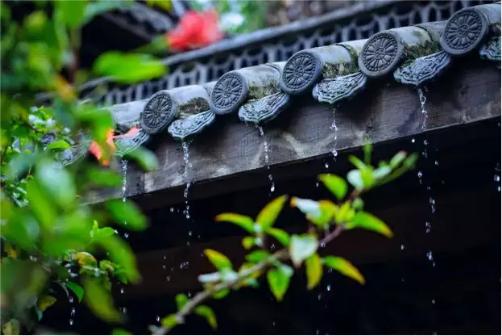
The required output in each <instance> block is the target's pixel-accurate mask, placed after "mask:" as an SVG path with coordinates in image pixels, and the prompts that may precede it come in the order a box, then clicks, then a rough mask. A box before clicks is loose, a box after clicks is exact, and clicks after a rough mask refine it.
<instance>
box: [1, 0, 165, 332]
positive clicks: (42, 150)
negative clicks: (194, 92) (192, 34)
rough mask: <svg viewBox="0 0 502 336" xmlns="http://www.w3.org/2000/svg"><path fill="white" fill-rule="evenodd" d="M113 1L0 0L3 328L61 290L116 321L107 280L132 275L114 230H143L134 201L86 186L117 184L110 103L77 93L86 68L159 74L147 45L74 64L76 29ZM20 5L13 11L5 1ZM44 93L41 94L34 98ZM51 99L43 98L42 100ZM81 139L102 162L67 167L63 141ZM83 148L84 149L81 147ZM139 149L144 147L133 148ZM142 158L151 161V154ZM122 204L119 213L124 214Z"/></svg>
mask: <svg viewBox="0 0 502 336" xmlns="http://www.w3.org/2000/svg"><path fill="white" fill-rule="evenodd" d="M128 3H130V2H118V1H92V2H90V1H57V2H49V1H35V2H30V3H27V2H22V3H20V2H1V46H2V48H1V58H2V64H1V68H2V70H1V71H2V72H1V130H0V131H1V133H0V153H1V173H0V178H1V180H0V182H1V191H0V203H1V214H0V229H1V261H0V267H1V269H0V272H1V293H0V295H1V297H0V299H1V321H2V332H3V333H9V334H16V333H20V332H22V333H28V332H36V331H37V329H36V328H37V324H38V322H39V321H40V320H41V319H42V318H43V314H44V311H46V310H47V309H49V308H50V307H51V306H52V305H53V304H57V301H59V300H78V301H82V302H85V303H86V304H87V305H88V306H89V308H90V309H91V310H92V311H93V312H94V313H95V314H96V315H97V316H98V317H100V318H102V319H104V320H106V321H109V322H113V323H119V322H121V321H123V320H124V316H123V315H122V314H121V313H120V312H119V311H118V310H117V309H116V308H115V307H114V304H113V299H112V297H111V294H110V292H111V288H112V286H113V285H114V284H115V283H117V282H120V283H123V284H127V283H134V282H138V281H140V274H139V273H138V270H137V267H136V261H135V257H134V254H133V251H132V250H131V248H130V246H129V245H128V242H127V240H125V239H123V238H122V237H121V235H120V234H119V231H118V229H119V230H123V231H125V230H143V229H144V228H146V226H147V221H146V218H145V217H144V216H143V214H142V213H141V211H140V210H139V209H138V208H137V207H136V206H135V205H134V203H132V202H130V201H126V200H124V201H121V200H112V201H109V202H107V203H105V204H99V205H93V204H89V203H88V202H86V195H87V194H88V193H89V191H91V190H93V189H96V188H103V187H119V186H120V185H121V182H122V179H121V176H120V174H118V173H117V172H116V171H115V170H114V169H109V168H107V167H103V165H102V164H100V162H101V163H102V162H110V164H111V165H112V166H116V163H115V161H116V159H115V158H114V156H113V151H114V146H111V145H110V143H109V142H108V141H107V140H108V134H109V133H110V131H111V130H113V128H114V122H113V118H112V116H111V114H110V112H109V111H108V110H107V109H106V108H105V107H102V106H97V105H95V104H93V103H91V102H82V101H79V100H78V93H77V90H76V88H77V87H78V86H79V85H80V84H82V83H83V82H85V81H86V80H88V79H89V78H90V77H91V76H109V77H110V78H112V79H113V80H115V81H117V82H121V83H131V82H135V81H142V80H147V79H151V78H153V77H157V76H160V75H163V74H164V73H165V72H166V68H165V66H164V65H163V64H162V63H161V62H160V61H158V60H156V59H155V58H153V57H152V56H149V55H144V54H123V53H118V52H109V53H106V54H103V55H101V56H100V57H99V58H98V59H97V60H96V63H95V65H94V66H93V67H92V68H91V69H81V68H80V67H79V57H78V55H79V49H80V47H81V45H80V32H81V28H82V27H83V25H85V24H86V23H87V22H89V21H90V20H91V19H92V18H93V17H94V16H95V15H98V14H99V13H102V12H104V11H107V10H110V9H113V8H114V7H116V6H124V5H127V4H128ZM16 6H23V8H24V9H23V11H21V15H20V14H19V11H17V12H16V14H15V15H14V11H13V8H15V7H16ZM41 93H44V97H46V98H45V100H44V104H43V105H42V104H41V103H40V100H37V97H39V95H40V94H41ZM47 97H48V98H47ZM82 136H85V137H88V138H89V140H90V141H93V142H94V144H95V145H96V146H98V147H99V148H100V149H101V152H102V156H103V157H102V160H101V161H100V162H97V161H96V160H94V161H93V160H89V159H83V160H79V161H77V162H75V163H74V164H72V165H69V166H64V165H63V163H62V161H61V160H60V158H61V154H62V153H64V151H67V150H69V149H72V148H75V147H78V146H79V143H78V141H79V139H81V138H82ZM84 150H85V148H84ZM140 151H142V152H143V151H146V150H145V149H140ZM134 157H135V158H138V160H141V158H145V157H146V158H148V159H149V161H148V162H147V163H145V162H139V163H141V166H147V167H149V168H155V162H153V164H152V162H151V157H152V155H150V156H149V155H134ZM124 213H126V214H127V221H125V220H124V219H125V218H124V216H123V214H124Z"/></svg>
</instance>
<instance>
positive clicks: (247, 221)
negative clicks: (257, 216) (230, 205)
mask: <svg viewBox="0 0 502 336" xmlns="http://www.w3.org/2000/svg"><path fill="white" fill-rule="evenodd" d="M215 220H216V221H217V222H229V223H232V224H235V225H237V226H239V227H241V228H242V229H244V230H246V231H247V232H249V233H253V232H254V220H253V219H252V218H251V217H248V216H244V215H240V214H236V213H222V214H219V215H218V216H216V218H215Z"/></svg>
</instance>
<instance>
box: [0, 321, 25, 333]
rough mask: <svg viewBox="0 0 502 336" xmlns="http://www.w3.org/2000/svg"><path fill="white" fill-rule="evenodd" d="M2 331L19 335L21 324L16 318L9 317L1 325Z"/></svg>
mask: <svg viewBox="0 0 502 336" xmlns="http://www.w3.org/2000/svg"><path fill="white" fill-rule="evenodd" d="M2 333H3V334H4V335H20V334H21V324H20V323H19V321H18V320H16V319H10V320H9V321H7V322H6V323H4V324H3V325H2Z"/></svg>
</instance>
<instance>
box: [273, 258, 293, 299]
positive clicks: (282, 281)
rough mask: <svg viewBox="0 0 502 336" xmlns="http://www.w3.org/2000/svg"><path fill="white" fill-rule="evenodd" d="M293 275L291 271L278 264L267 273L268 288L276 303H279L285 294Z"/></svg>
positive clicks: (286, 266)
mask: <svg viewBox="0 0 502 336" xmlns="http://www.w3.org/2000/svg"><path fill="white" fill-rule="evenodd" d="M293 273H294V272H293V269H292V268H291V267H289V266H288V265H284V264H279V265H277V266H276V267H275V268H272V269H270V270H269V271H268V272H267V281H268V286H269V287H270V291H271V292H272V294H274V297H275V299H276V300H277V301H281V300H282V298H283V297H284V294H286V291H287V290H288V287H289V281H290V279H291V277H292V276H293Z"/></svg>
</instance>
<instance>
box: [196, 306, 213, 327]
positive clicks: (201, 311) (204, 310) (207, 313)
mask: <svg viewBox="0 0 502 336" xmlns="http://www.w3.org/2000/svg"><path fill="white" fill-rule="evenodd" d="M194 313H195V314H197V315H199V316H201V317H203V318H205V319H206V321H207V323H208V324H209V325H210V326H211V328H213V329H216V328H217V327H218V323H217V321H216V314H215V313H214V311H213V309H211V308H210V307H209V306H206V305H200V306H197V307H196V308H195V310H194Z"/></svg>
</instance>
